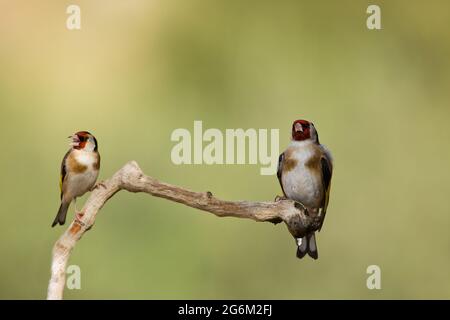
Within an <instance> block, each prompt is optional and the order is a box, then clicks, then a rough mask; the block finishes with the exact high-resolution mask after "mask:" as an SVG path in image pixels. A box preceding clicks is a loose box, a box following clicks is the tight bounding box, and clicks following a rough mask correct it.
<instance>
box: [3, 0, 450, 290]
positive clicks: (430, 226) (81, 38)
mask: <svg viewBox="0 0 450 320" xmlns="http://www.w3.org/2000/svg"><path fill="white" fill-rule="evenodd" d="M69 4H78V5H80V7H81V19H82V29H81V30H79V31H69V30H67V29H66V27H65V23H66V18H67V16H68V15H67V14H66V13H65V10H66V7H67V6H68V5H69ZM369 4H378V5H380V6H381V10H382V12H381V13H382V28H383V29H382V30H380V31H370V30H368V29H367V28H366V18H367V16H368V15H367V14H366V8H367V6H368V5H369ZM449 21H450V4H449V2H448V1H414V2H413V1H406V0H404V1H370V2H369V1H356V0H355V1H350V0H348V1H314V2H312V1H261V0H259V1H207V0H204V1H200V0H199V1H184V0H179V1H80V0H77V1H70V2H69V1H50V0H49V1H39V3H38V2H33V3H31V2H29V1H1V2H0V128H1V135H0V145H1V148H0V150H1V151H0V152H1V157H0V168H1V179H0V208H1V209H0V259H1V263H0V298H8V299H15V298H25V299H42V298H45V296H46V288H47V282H48V279H49V274H50V273H49V268H50V253H51V248H52V246H53V244H54V242H55V241H56V239H57V238H58V237H59V236H60V235H61V234H62V232H63V231H64V230H65V228H63V227H57V228H53V229H52V228H50V224H51V222H52V221H53V218H54V216H55V214H56V211H57V209H58V206H59V189H58V179H59V166H60V161H61V159H62V157H63V155H64V153H65V152H66V150H67V148H68V145H67V142H68V141H67V139H66V137H67V136H68V135H70V134H72V133H73V132H75V131H77V130H89V131H91V132H92V133H94V134H95V135H96V137H97V139H98V141H99V148H100V149H99V150H100V152H101V155H102V168H101V173H100V179H106V178H107V177H109V176H111V175H112V174H113V173H114V172H115V171H116V170H117V169H119V168H120V167H121V166H122V165H123V164H124V163H125V162H127V161H128V160H136V161H138V163H139V164H140V165H141V167H142V168H143V170H144V171H145V172H146V173H147V174H149V175H152V176H155V177H157V178H159V179H161V180H163V181H167V182H170V183H173V184H178V185H181V186H185V187H188V188H191V189H193V190H198V191H206V190H210V191H212V192H213V193H214V194H215V195H216V196H218V197H221V198H224V199H230V200H232V199H234V200H239V199H247V200H272V199H273V198H274V197H275V195H277V194H280V189H279V185H278V181H277V179H276V176H261V175H260V174H259V165H222V166H219V165H213V166H206V165H203V166H194V165H192V166H188V165H185V166H176V165H174V164H172V162H171V159H170V151H171V149H172V147H173V146H174V143H173V142H171V141H170V134H171V132H172V131H173V130H174V129H176V128H180V127H181V128H188V129H191V130H192V125H193V121H194V120H202V121H203V125H204V127H205V128H219V129H221V130H224V129H226V128H269V129H270V128H279V129H280V151H281V149H283V148H285V147H286V145H287V143H288V141H289V133H290V126H291V123H292V121H293V120H294V119H298V118H306V119H310V120H312V121H314V123H315V125H316V127H317V128H318V130H319V133H320V138H321V141H322V142H323V143H324V144H326V145H327V146H328V147H329V148H330V149H331V150H332V152H333V154H334V158H335V172H334V177H333V181H332V195H331V199H330V206H329V210H328V215H327V219H326V222H325V225H324V228H323V229H322V232H321V233H320V234H319V235H318V246H319V255H320V258H319V260H318V261H313V260H311V259H304V260H302V261H300V260H298V259H296V258H295V250H296V248H295V243H294V240H293V239H292V238H291V236H290V234H289V233H288V232H287V230H286V227H285V226H284V225H282V224H280V225H277V226H274V225H272V224H269V223H255V222H253V221H247V220H241V219H233V218H217V217H215V216H213V215H210V214H207V213H204V212H201V211H197V210H194V209H191V208H187V207H184V206H182V205H179V204H176V203H173V202H169V201H166V200H162V199H157V198H153V197H150V196H148V195H144V194H129V193H126V192H121V193H119V194H117V195H116V196H115V197H114V198H112V199H111V201H109V202H108V203H107V204H106V206H105V207H104V208H103V210H102V211H101V212H100V214H99V215H98V217H97V221H96V224H95V226H94V228H93V229H92V231H90V232H88V233H87V234H86V235H85V236H84V237H83V239H82V240H81V242H79V244H78V245H77V247H76V248H75V250H74V252H73V255H72V257H71V259H70V264H76V265H79V266H80V268H81V272H82V288H81V290H71V291H70V290H66V293H65V297H66V298H71V299H85V298H100V299H104V298H125V299H136V298H137V299H144V298H145V299H147V298H152V299H163V298H180V299H181V298H182V299H187V298H208V299H209V298H212V299H215V298H257V299H259V298H261V299H272V298H274V299H309V298H325V299H329V298H343V299H346V298H368V299H380V298H387V299H391V298H401V299H403V298H450V273H449V269H450V236H449V225H450V210H449V204H448V199H449V195H448V192H449V184H448V181H449V178H450V171H449V162H450V149H449V145H448V144H449V140H450V130H449V129H448V122H449V117H450V108H449V98H450V93H449V88H450V75H449V71H450V60H449V56H450V28H449ZM85 199H86V196H85V197H84V198H83V199H80V200H79V205H80V206H81V204H82V203H83V202H84V201H85ZM70 210H71V211H70V213H69V218H72V217H73V211H72V209H70ZM65 227H67V225H66V226H65ZM372 264H376V265H379V266H380V268H381V272H382V289H381V290H368V289H367V287H366V279H367V274H366V268H367V267H368V266H369V265H372Z"/></svg>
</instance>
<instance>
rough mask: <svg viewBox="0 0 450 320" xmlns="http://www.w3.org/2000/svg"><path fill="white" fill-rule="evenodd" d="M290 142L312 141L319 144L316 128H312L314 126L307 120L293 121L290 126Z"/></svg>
mask: <svg viewBox="0 0 450 320" xmlns="http://www.w3.org/2000/svg"><path fill="white" fill-rule="evenodd" d="M292 140H295V141H305V140H313V141H316V142H319V137H318V135H317V131H316V128H314V124H313V123H312V122H309V121H308V120H295V121H294V123H293V124H292Z"/></svg>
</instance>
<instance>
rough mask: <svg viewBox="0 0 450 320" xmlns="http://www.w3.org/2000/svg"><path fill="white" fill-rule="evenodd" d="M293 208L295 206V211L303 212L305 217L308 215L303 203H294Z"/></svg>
mask: <svg viewBox="0 0 450 320" xmlns="http://www.w3.org/2000/svg"><path fill="white" fill-rule="evenodd" d="M294 206H295V207H296V208H297V209H301V210H303V212H304V213H305V215H307V216H308V215H309V213H308V208H306V207H305V205H304V204H303V203H301V202H298V201H294Z"/></svg>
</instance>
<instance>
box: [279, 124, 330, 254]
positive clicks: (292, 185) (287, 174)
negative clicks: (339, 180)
mask: <svg viewBox="0 0 450 320" xmlns="http://www.w3.org/2000/svg"><path fill="white" fill-rule="evenodd" d="M332 173H333V159H332V157H331V153H330V151H329V150H328V149H327V148H326V147H325V146H324V145H321V144H320V142H319V135H318V133H317V130H316V128H315V127H314V124H313V123H312V122H309V121H307V120H296V121H294V123H293V124H292V138H291V142H290V144H289V146H288V147H287V149H286V150H285V151H284V152H283V153H282V154H281V155H280V158H279V161H278V171H277V176H278V180H279V182H280V185H281V189H282V191H283V194H284V196H285V197H286V198H288V199H291V200H294V201H296V202H298V203H300V204H301V205H302V206H303V207H305V208H306V209H307V211H313V212H316V213H318V214H319V216H320V218H321V223H320V227H319V231H320V229H321V228H322V224H323V221H324V219H325V214H326V211H327V206H328V199H329V195H330V183H331V175H332ZM294 237H295V239H296V242H297V257H298V258H300V259H301V258H303V257H304V256H305V255H306V254H308V255H309V256H310V257H312V258H313V259H317V258H318V257H319V255H318V251H317V243H316V237H315V233H314V232H310V233H308V234H306V235H295V234H294Z"/></svg>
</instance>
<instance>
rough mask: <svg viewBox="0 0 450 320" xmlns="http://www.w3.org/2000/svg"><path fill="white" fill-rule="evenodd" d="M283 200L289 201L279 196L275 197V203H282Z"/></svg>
mask: <svg viewBox="0 0 450 320" xmlns="http://www.w3.org/2000/svg"><path fill="white" fill-rule="evenodd" d="M281 200H287V198H286V197H284V196H278V195H277V196H276V197H275V200H274V201H275V202H279V201H281Z"/></svg>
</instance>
